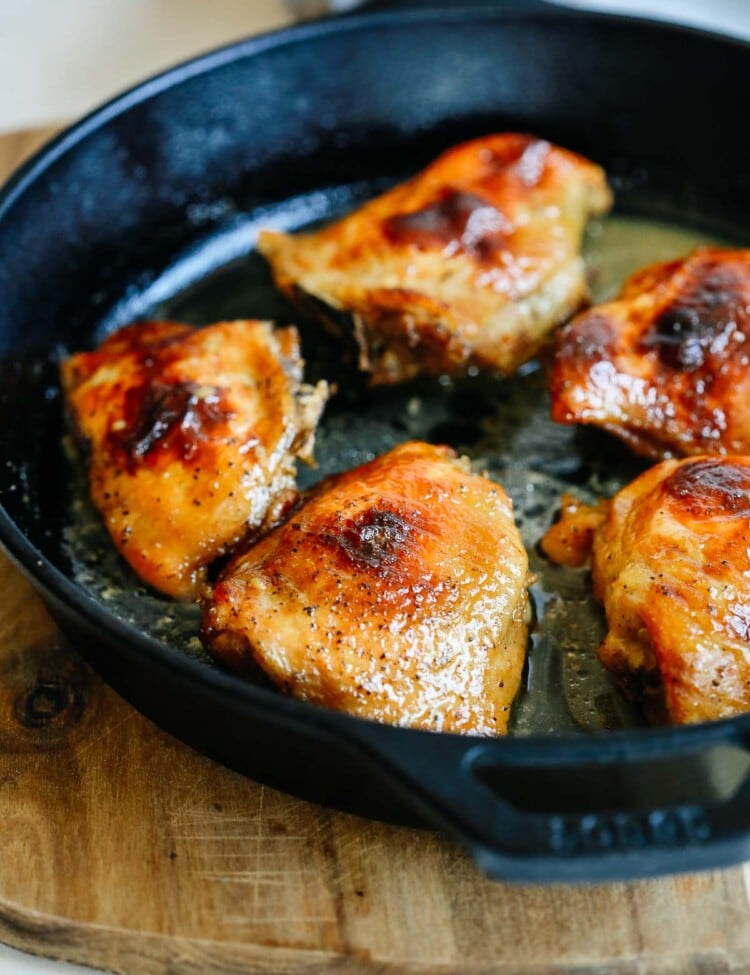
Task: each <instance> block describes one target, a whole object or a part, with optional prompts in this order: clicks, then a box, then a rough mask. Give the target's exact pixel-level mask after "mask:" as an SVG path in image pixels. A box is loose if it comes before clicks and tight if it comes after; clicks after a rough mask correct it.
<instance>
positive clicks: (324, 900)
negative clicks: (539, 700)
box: [0, 133, 750, 975]
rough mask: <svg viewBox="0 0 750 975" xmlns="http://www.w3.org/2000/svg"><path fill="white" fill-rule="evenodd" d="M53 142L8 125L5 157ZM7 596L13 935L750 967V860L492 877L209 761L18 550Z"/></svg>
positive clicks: (258, 954) (206, 966)
mask: <svg viewBox="0 0 750 975" xmlns="http://www.w3.org/2000/svg"><path fill="white" fill-rule="evenodd" d="M42 137H43V136H42V134H39V133H32V134H26V135H19V136H14V137H8V138H5V139H0V166H2V167H3V168H4V171H7V170H8V169H10V168H11V167H12V166H13V165H14V164H16V163H17V162H18V161H19V160H20V158H21V157H22V156H23V155H25V154H26V153H28V152H29V151H31V150H32V149H33V148H34V147H35V146H36V145H37V144H38V143H39V142H40V141H41V138H42ZM0 594H2V595H1V597H0V850H2V855H1V856H0V940H3V941H5V942H7V943H8V944H10V945H13V946H15V947H19V948H22V949H25V950H27V951H30V952H34V953H38V954H42V955H48V956H50V957H55V958H61V959H67V960H71V961H78V962H83V963H88V964H90V965H94V966H98V967H101V968H104V969H108V970H111V971H116V972H127V973H132V975H178V973H179V975H182V973H190V975H199V973H200V975H205V973H222V975H229V973H239V972H243V973H271V972H273V973H281V972H284V973H306V975H312V973H323V972H332V971H335V972H337V973H341V975H348V973H356V975H361V973H403V975H407V973H415V975H416V973H424V975H427V973H430V975H449V973H456V975H458V973H462V975H463V973H473V975H480V973H490V972H496V973H509V975H510V973H513V975H545V973H553V972H565V971H567V972H571V973H573V972H576V973H582V972H590V973H593V972H596V973H603V975H606V973H612V975H615V973H616V975H630V973H633V975H636V973H639V975H640V973H646V972H648V973H655V975H667V973H669V975H672V973H674V975H677V973H680V975H684V973H694V975H698V973H701V975H713V973H725V972H727V973H728V972H730V971H732V972H734V971H747V970H748V969H750V913H749V910H748V887H747V872H746V869H735V870H729V871H724V872H717V873H714V874H704V875H701V876H684V877H679V878H675V879H668V880H662V881H651V882H646V883H635V884H613V885H609V886H604V887H596V888H592V887H557V888H548V889H545V888H529V887H514V886H506V885H502V884H493V883H490V882H489V881H487V880H485V879H484V878H483V877H481V876H479V875H478V874H477V872H476V871H475V869H474V868H473V866H472V865H471V863H470V862H469V860H468V859H467V857H466V856H465V855H464V854H463V853H462V852H461V851H460V850H459V849H457V848H456V847H455V846H454V845H453V844H452V843H451V842H450V841H448V840H446V839H444V838H442V837H440V836H438V835H436V834H431V833H427V832H420V831H415V830H407V829H399V828H396V827H392V826H385V825H383V824H380V823H371V822H367V821H365V820H361V819H357V818H355V817H353V816H346V815H344V814H341V813H333V812H330V811H327V810H325V809H322V808H319V807H317V806H313V805H310V804H308V803H305V802H302V801H299V800H296V799H292V798H290V797H289V796H285V795H282V794H280V793H278V792H274V791H273V790H271V789H268V788H264V787H263V786H260V785H257V784H255V783H253V782H250V781H248V780H246V779H244V778H242V777H241V776H239V775H236V774H235V773H233V772H230V771H227V770H226V769H223V768H221V767H220V766H217V765H215V764H214V763H212V762H211V761H209V760H208V759H206V758H203V757H201V756H199V755H197V754H196V753H194V752H192V751H191V750H190V749H188V748H187V747H185V746H184V745H182V744H180V743H179V742H177V741H175V740H174V739H172V738H170V737H169V736H168V735H166V734H164V733H163V732H161V731H159V730H158V729H157V728H156V727H155V726H154V725H152V724H151V723H150V722H149V721H147V720H146V719H144V718H143V717H141V716H140V715H139V714H137V713H136V712H135V711H134V710H133V709H132V708H130V707H129V706H128V705H127V704H125V703H124V702H123V701H122V700H121V699H120V698H119V697H118V696H117V695H116V694H115V693H114V692H113V691H112V690H110V689H109V688H108V687H106V686H105V685H104V684H103V683H102V682H101V681H100V680H99V679H98V678H97V677H96V676H95V675H94V674H93V673H92V672H91V671H90V670H89V668H88V667H87V666H86V665H85V664H84V663H83V661H82V660H81V658H80V657H79V656H78V655H77V654H76V653H75V651H74V650H73V649H71V648H70V647H68V646H66V644H65V642H64V641H63V639H62V638H61V636H60V634H59V633H58V632H57V630H56V629H55V626H54V624H53V623H52V622H51V621H50V619H49V617H48V616H47V614H46V612H45V610H44V608H43V606H42V605H41V603H40V602H39V600H38V599H37V597H36V596H35V595H34V593H33V591H32V589H31V587H30V586H29V584H28V583H27V582H26V581H25V580H23V579H22V578H21V576H20V575H19V574H18V573H17V572H16V570H15V569H13V568H12V567H11V565H10V563H9V562H8V561H7V560H6V559H5V558H4V557H3V556H0Z"/></svg>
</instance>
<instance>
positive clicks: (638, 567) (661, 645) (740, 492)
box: [563, 456, 750, 724]
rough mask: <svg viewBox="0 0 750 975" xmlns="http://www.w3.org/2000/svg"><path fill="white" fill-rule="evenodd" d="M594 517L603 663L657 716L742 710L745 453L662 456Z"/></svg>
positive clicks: (748, 487) (686, 719)
mask: <svg viewBox="0 0 750 975" xmlns="http://www.w3.org/2000/svg"><path fill="white" fill-rule="evenodd" d="M579 514H580V512H579ZM594 516H595V517H596V518H597V520H598V521H599V527H598V528H597V529H596V531H595V534H594V543H593V552H592V570H593V579H594V593H595V595H596V597H597V599H598V600H599V601H600V602H602V603H603V604H604V609H605V612H606V616H607V623H608V627H609V630H608V633H607V636H606V638H605V640H604V642H603V643H602V645H601V646H600V648H599V651H598V652H599V657H600V659H601V661H602V663H603V664H604V666H605V667H607V668H608V669H609V670H611V671H613V672H614V673H615V675H616V676H617V677H618V678H619V680H620V682H621V684H622V685H623V687H624V689H625V690H626V691H627V692H629V693H630V694H631V695H632V696H636V697H639V698H640V699H641V701H642V703H643V706H644V710H645V712H646V714H647V715H648V717H649V718H650V719H651V720H652V721H655V722H663V721H669V722H671V723H674V724H684V723H690V722H697V721H709V720H712V719H716V718H724V717H730V716H732V715H736V714H740V713H743V712H746V711H750V457H715V456H714V457H708V456H704V457H697V458H689V459H686V460H680V461H678V460H667V461H664V462H663V463H661V464H658V465H657V466H656V467H652V468H651V469H650V470H648V471H646V473H645V474H642V475H641V476H640V477H638V478H636V480H635V481H633V482H632V483H631V484H629V485H628V486H627V487H626V488H624V489H623V490H622V491H620V492H619V493H618V494H617V495H616V496H615V497H614V499H613V500H612V502H611V503H610V504H609V507H608V510H607V509H603V507H602V506H601V505H600V506H599V508H598V509H595V510H594ZM563 520H565V519H563Z"/></svg>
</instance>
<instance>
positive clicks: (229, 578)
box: [203, 442, 528, 735]
mask: <svg viewBox="0 0 750 975" xmlns="http://www.w3.org/2000/svg"><path fill="white" fill-rule="evenodd" d="M527 567H528V563H527V557H526V552H525V550H524V547H523V543H522V541H521V538H520V535H519V532H518V529H517V528H516V525H515V523H514V521H513V510H512V504H511V502H510V500H509V499H508V497H507V496H506V494H505V492H504V491H503V489H502V488H501V487H500V486H499V485H498V484H495V483H493V482H492V481H490V480H488V479H487V478H485V477H481V476H479V475H475V474H472V473H470V472H469V470H468V468H467V466H466V464H465V462H463V461H461V460H458V459H456V457H455V455H454V454H453V453H452V451H451V450H450V449H449V448H447V447H434V446H431V445H429V444H425V443H418V442H412V443H406V444H402V445H401V446H399V447H396V448H395V449H394V450H391V451H390V452H389V453H387V454H385V455H384V456H382V457H379V458H377V459H376V460H374V461H372V462H371V463H369V464H365V465H364V466H362V467H359V468H356V469H354V470H351V471H348V472H347V473H344V474H340V475H338V476H336V477H333V478H330V479H328V480H327V481H325V482H323V483H322V484H321V485H320V486H318V487H317V488H316V489H314V491H313V492H312V493H311V495H310V497H309V498H308V499H307V500H306V501H305V503H304V504H303V505H302V507H301V508H300V509H299V510H298V511H296V512H295V513H294V514H293V515H292V516H291V518H290V519H289V520H288V521H287V522H286V523H285V524H284V525H282V526H280V527H278V528H276V529H274V530H273V531H272V532H271V533H270V534H268V535H266V537H265V538H264V539H262V540H261V541H260V542H258V543H257V544H255V545H253V546H252V547H250V548H249V549H248V550H247V551H245V552H244V553H243V554H240V555H239V556H237V557H235V558H234V559H233V560H232V561H231V562H230V563H229V564H228V565H227V567H226V568H225V570H224V572H223V573H222V575H221V577H220V579H219V581H218V583H217V584H216V587H215V589H214V592H213V595H212V596H211V597H210V598H208V599H207V600H206V602H205V603H204V623H203V634H204V642H205V643H206V646H207V647H208V648H209V649H210V651H211V652H212V653H213V654H214V655H215V656H216V658H218V659H219V660H220V661H221V662H222V663H223V664H224V665H225V666H227V667H228V668H230V669H231V670H233V671H235V672H236V673H239V674H244V675H245V676H248V677H253V676H255V675H256V673H257V670H258V668H259V669H260V670H261V671H262V672H264V673H265V675H266V676H267V677H268V678H270V680H271V681H272V682H273V683H274V684H275V685H277V686H278V687H279V688H281V689H282V690H283V691H286V692H288V693H289V694H292V695H294V696H295V697H298V698H301V699H302V700H305V701H312V702H314V703H317V704H322V705H326V706H328V707H331V708H336V709H339V710H342V711H348V712H349V713H351V714H355V715H359V716H361V717H365V718H372V719H374V720H377V721H383V722H389V723H392V724H397V725H411V726H413V727H417V728H425V729H431V730H435V731H456V732H463V733H470V734H477V735H494V734H500V733H502V732H504V731H505V729H506V725H507V722H508V717H509V713H510V706H511V703H512V701H513V698H514V697H515V694H516V692H517V690H518V687H519V684H520V681H521V672H522V669H523V662H524V657H525V651H526V639H527V625H528V620H527V609H528V606H527V592H526V586H527Z"/></svg>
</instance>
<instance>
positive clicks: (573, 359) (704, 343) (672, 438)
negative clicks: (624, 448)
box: [551, 248, 750, 458]
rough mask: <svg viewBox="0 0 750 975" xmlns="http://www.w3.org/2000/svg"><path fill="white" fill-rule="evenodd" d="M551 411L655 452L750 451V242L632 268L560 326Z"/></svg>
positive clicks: (640, 450)
mask: <svg viewBox="0 0 750 975" xmlns="http://www.w3.org/2000/svg"><path fill="white" fill-rule="evenodd" d="M551 390H552V403H553V405H552V415H553V417H554V418H555V419H556V420H559V421H560V422H561V423H573V422H577V423H588V424H594V425H596V426H600V427H603V428H604V429H606V430H609V431H610V432H611V433H614V434H616V435H617V436H619V437H621V438H622V439H623V440H624V441H625V442H626V443H627V444H629V445H630V446H631V447H632V448H633V449H634V450H636V451H637V452H638V453H641V454H645V455H646V456H649V457H655V458H662V457H680V456H685V455H693V454H706V453H710V454H731V453H750V250H740V251H730V250H721V249H718V248H702V249H700V250H697V251H695V252H694V253H693V254H691V255H690V256H689V257H686V258H684V259H681V260H677V261H670V262H668V263H663V264H656V265H654V266H652V267H648V268H645V269H644V270H642V271H639V272H638V273H637V274H635V275H633V277H631V278H630V279H629V280H628V281H627V283H626V284H625V286H624V288H623V290H622V293H621V294H620V297H619V298H618V299H617V301H612V302H609V303H608V304H604V305H598V306H596V307H594V308H591V309H590V310H589V311H587V312H584V313H583V314H582V315H579V316H578V317H577V318H575V319H574V320H573V321H572V322H571V323H570V324H569V325H567V326H566V327H565V328H564V329H563V330H562V332H561V333H560V336H559V342H558V346H557V353H556V360H555V365H554V368H553V371H552V375H551Z"/></svg>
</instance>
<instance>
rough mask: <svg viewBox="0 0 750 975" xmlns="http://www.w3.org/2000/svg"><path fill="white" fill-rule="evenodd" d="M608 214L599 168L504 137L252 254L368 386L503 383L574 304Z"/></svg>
mask: <svg viewBox="0 0 750 975" xmlns="http://www.w3.org/2000/svg"><path fill="white" fill-rule="evenodd" d="M610 205H611V194H610V192H609V190H608V188H607V184H606V180H605V176H604V172H603V170H602V169H601V168H600V167H599V166H596V165H594V164H593V163H591V162H589V161H588V160H586V159H584V158H583V157H581V156H578V155H575V154H574V153H572V152H568V151H566V150H565V149H559V148H557V147H555V146H553V145H550V143H549V142H544V141H542V140H540V139H536V138H534V137H533V136H530V135H519V134H515V133H507V134H503V135H491V136H486V137H484V138H481V139H476V140H474V141H472V142H467V143H464V144H463V145H459V146H456V147H455V148H453V149H450V150H449V151H448V152H445V153H444V154H443V155H442V156H440V157H439V158H438V159H437V160H436V161H435V162H433V163H432V164H431V165H430V166H428V167H427V169H425V170H424V171H423V172H421V173H419V174H418V175H417V176H415V177H414V178H413V179H411V180H409V181H408V182H406V183H402V184H401V185H399V186H396V187H395V188H394V189H392V190H390V191H389V192H387V193H385V194H383V195H382V196H380V197H377V198H376V199H374V200H372V201H371V202H369V203H367V204H366V205H365V206H363V207H361V208H360V209H359V210H357V211H356V212H354V213H352V214H351V215H350V216H348V217H345V218H344V219H343V220H340V221H338V222H337V223H334V224H332V225H330V226H328V227H326V228H324V229H323V230H319V231H317V232H315V233H304V234H298V235H295V236H290V235H288V234H284V233H279V232H276V231H271V230H266V231H262V232H261V234H260V237H259V241H258V248H259V250H260V251H261V253H262V254H264V255H265V257H266V258H267V259H268V261H269V262H270V265H271V268H272V271H273V275H274V278H275V281H276V284H277V285H278V287H279V288H280V289H281V290H282V291H283V292H285V293H286V294H287V295H288V296H289V297H291V298H292V299H293V300H297V301H299V302H300V303H301V304H303V305H304V306H306V307H307V308H312V309H313V310H314V311H316V312H317V313H319V314H320V315H321V317H323V319H324V320H327V321H328V323H329V324H331V325H333V327H334V328H335V329H337V330H340V329H341V327H342V324H343V325H344V327H351V328H352V330H353V336H354V339H355V341H356V345H357V347H358V352H359V364H360V368H362V369H363V370H365V371H366V372H369V373H370V381H371V383H372V384H373V385H377V384H381V383H392V382H398V381H400V380H403V379H408V378H410V377H411V376H414V375H416V374H418V373H428V374H433V375H437V374H441V373H448V374H461V373H464V372H465V371H466V370H467V369H468V368H470V367H479V368H482V369H487V370H490V371H492V372H496V373H504V374H507V373H511V372H513V371H514V370H515V369H516V368H517V367H518V366H519V365H520V364H521V363H523V362H525V361H526V360H527V359H530V358H531V357H532V356H533V355H534V354H535V352H536V351H537V349H538V348H539V346H540V344H541V343H542V342H543V340H544V339H545V337H546V336H547V335H548V333H549V332H550V331H551V329H553V328H554V327H555V326H556V325H559V324H560V323H561V322H563V321H565V320H566V319H567V318H568V317H569V316H570V315H571V314H572V313H573V312H574V311H576V310H577V309H578V308H579V307H580V306H581V305H582V304H583V303H584V302H585V301H586V299H587V289H586V284H585V280H584V268H583V260H582V258H581V256H580V245H581V238H582V235H583V231H584V227H585V225H586V221H587V220H588V218H589V217H590V216H592V215H594V214H601V213H605V212H606V211H607V210H608V209H609V207H610ZM344 323H345V324H344Z"/></svg>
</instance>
